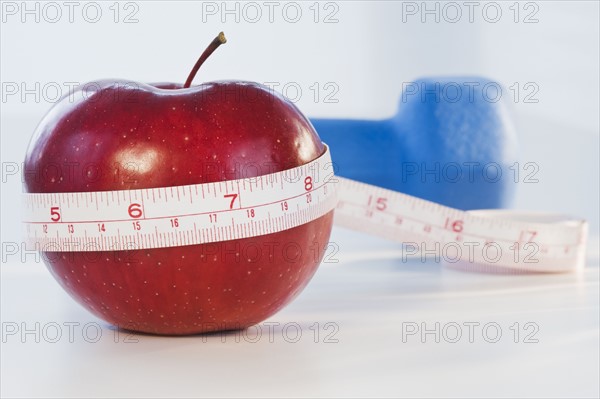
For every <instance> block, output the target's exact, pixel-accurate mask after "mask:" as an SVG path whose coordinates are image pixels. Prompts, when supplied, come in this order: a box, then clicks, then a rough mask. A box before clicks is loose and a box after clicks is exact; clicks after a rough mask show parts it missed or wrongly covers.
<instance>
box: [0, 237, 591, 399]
mask: <svg viewBox="0 0 600 399" xmlns="http://www.w3.org/2000/svg"><path fill="white" fill-rule="evenodd" d="M332 241H333V242H336V243H337V244H338V245H339V248H340V251H339V253H338V254H337V255H335V256H334V257H333V258H335V259H337V260H339V262H338V263H337V264H336V263H326V264H323V265H322V266H321V268H320V269H319V271H318V273H317V275H316V276H315V278H314V279H313V281H312V282H311V284H310V285H309V286H308V288H307V289H306V290H305V291H304V292H303V293H302V294H301V295H300V297H298V298H297V300H296V301H295V302H293V303H292V304H291V305H290V306H288V307H287V308H285V309H284V310H283V311H281V312H280V313H278V314H276V315H275V316H273V317H272V318H271V319H269V322H273V323H280V326H279V327H273V330H272V333H271V332H269V328H268V327H267V326H266V325H263V326H262V327H261V328H262V331H263V334H262V336H261V337H260V338H256V332H255V331H249V332H247V333H246V334H247V335H240V334H237V335H236V334H235V333H230V334H227V335H223V334H215V335H212V336H191V337H180V338H176V337H155V336H148V335H127V334H126V333H123V332H115V331H114V330H112V329H111V328H110V326H108V325H107V324H106V323H104V322H102V321H101V320H98V319H96V318H95V317H94V316H92V315H91V314H89V313H88V312H87V311H85V310H84V309H83V308H81V307H80V306H79V305H77V304H76V303H75V302H74V301H73V300H71V299H70V298H69V297H68V296H67V294H65V293H64V292H63V290H62V289H61V288H60V287H59V286H58V284H57V283H56V282H55V281H54V279H53V278H52V277H51V276H50V274H49V272H48V271H47V270H46V268H45V267H44V265H43V264H36V263H35V262H29V263H27V264H17V263H15V264H5V265H3V266H2V279H1V282H2V285H1V289H2V291H1V292H2V298H1V299H2V321H3V323H4V328H9V327H6V326H7V325H6V323H17V325H19V328H21V327H22V323H25V326H27V328H29V329H33V328H34V326H35V323H36V322H39V323H40V334H39V335H40V338H39V341H40V342H39V343H38V342H36V336H35V334H28V335H25V336H22V334H20V333H17V334H14V335H8V334H4V336H3V342H2V352H1V362H2V363H1V369H2V381H1V383H2V392H1V393H2V396H3V397H35V396H44V397H90V396H93V397H113V396H118V397H126V396H132V397H191V396H209V397H223V396H225V397H232V396H244V397H248V396H250V397H262V396H268V397H277V396H286V397H288V396H294V397H298V396H302V397H304V396H344V397H346V396H373V395H375V396H400V397H447V396H450V397H490V396H492V397H506V396H511V397H525V396H535V397H598V394H599V390H598V375H599V369H598V356H599V355H598V354H599V348H598V342H599V330H598V325H599V320H598V318H599V314H600V313H599V309H598V308H599V290H598V286H599V267H598V238H597V237H592V238H591V240H590V248H589V250H588V253H589V256H588V265H587V267H586V269H585V270H584V271H583V272H582V273H580V274H560V275H528V276H523V275H520V276H519V275H517V276H515V275H510V276H509V275H505V276H502V275H489V274H475V273H465V272H460V271H454V270H451V269H448V268H445V267H443V266H441V265H439V264H436V263H435V262H429V263H421V262H420V261H418V260H417V261H407V262H404V261H403V260H402V256H401V251H400V248H399V246H398V245H397V244H395V243H391V242H387V241H384V240H380V239H378V238H374V237H368V236H365V235H363V234H361V233H355V232H351V231H348V230H344V229H338V228H336V229H334V232H333V235H332ZM69 322H74V323H79V324H77V325H74V326H73V335H72V337H73V338H72V341H73V342H69V340H70V339H69V329H68V328H67V327H66V326H65V324H64V323H69ZM436 322H438V323H440V331H442V329H443V327H444V326H447V327H446V335H445V336H444V335H441V336H440V342H435V336H434V335H433V334H430V335H425V336H424V341H425V342H422V341H423V337H422V336H421V335H420V334H416V335H407V334H405V335H404V338H403V334H402V325H403V324H402V323H417V325H419V326H420V325H421V323H426V326H427V327H428V328H434V326H435V323H436ZM469 322H474V323H480V325H479V327H477V326H475V327H473V328H474V334H473V339H472V341H473V342H469V341H470V339H469V337H468V332H469V331H468V327H467V326H468V324H467V325H465V324H464V323H469ZM49 323H57V324H58V325H61V326H62V327H61V332H62V337H61V338H60V340H59V341H58V342H56V343H51V342H49V340H54V337H55V334H56V331H57V330H56V329H54V330H53V329H52V328H53V327H52V326H53V325H54V324H49ZM86 323H93V324H91V326H92V327H88V330H87V332H88V335H86V337H85V338H84V336H83V326H84V325H86ZM95 323H97V324H95ZM291 323H298V324H299V325H300V326H301V329H302V330H301V331H302V336H301V338H300V339H299V340H298V342H295V343H293V342H287V341H293V340H294V338H295V333H294V330H293V329H290V330H288V334H287V335H284V334H285V333H284V331H283V329H282V327H283V326H290V325H292V324H291ZM314 323H319V330H320V334H319V335H318V336H315V333H314V328H313V329H311V328H310V327H311V326H312V325H314ZM325 323H335V324H334V325H333V324H329V325H327V329H326V328H325ZM448 323H458V325H459V326H461V329H462V333H463V336H462V338H461V339H460V340H459V341H458V342H457V343H451V342H450V341H451V340H452V339H454V336H455V331H456V330H451V326H452V325H453V324H448ZM486 323H497V324H493V326H499V327H500V329H501V331H502V337H501V338H500V339H499V341H498V342H496V343H491V342H487V341H486V339H487V340H490V341H491V340H493V339H494V337H495V330H494V329H488V330H487V331H488V333H487V334H486V335H485V336H484V334H483V331H482V327H483V326H484V325H485V324H486ZM514 323H519V330H520V335H519V336H518V337H517V339H516V340H517V341H518V342H515V335H514V329H515V326H514ZM525 323H535V324H530V325H529V326H530V327H528V329H527V330H526V329H525ZM11 325H12V326H14V324H11ZM97 325H99V326H101V334H102V335H101V337H100V339H99V340H98V341H97V342H88V341H93V340H94V337H95V335H96V334H95V333H96V330H95V329H94V328H93V327H95V326H97ZM406 325H408V324H406ZM511 326H512V329H511ZM535 326H537V328H538V330H537V332H535V334H534V335H533V336H531V337H529V338H530V340H537V341H538V342H537V343H535V342H525V341H527V339H526V336H525V335H526V333H528V332H531V333H533V332H534V331H533V328H534V327H535ZM44 328H45V335H46V339H44V337H45V336H44V332H43V331H44ZM290 328H293V327H290ZM334 328H337V332H335V334H334V335H333V336H330V337H327V334H328V333H333V332H334ZM490 328H491V327H490ZM5 332H6V331H5ZM86 339H87V341H86ZM286 339H287V340H286ZM130 341H131V342H130ZM248 341H257V342H248ZM315 341H317V342H315ZM325 341H337V342H325Z"/></svg>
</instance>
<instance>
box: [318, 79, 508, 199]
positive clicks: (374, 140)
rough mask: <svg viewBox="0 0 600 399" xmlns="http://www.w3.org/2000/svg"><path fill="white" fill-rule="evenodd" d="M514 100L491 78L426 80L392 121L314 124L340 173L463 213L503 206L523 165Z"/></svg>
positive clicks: (413, 87)
mask: <svg viewBox="0 0 600 399" xmlns="http://www.w3.org/2000/svg"><path fill="white" fill-rule="evenodd" d="M507 98H508V96H507V93H506V91H505V89H504V88H503V87H502V86H500V85H499V84H498V83H496V82H494V81H491V80H488V79H482V78H468V77H464V78H443V79H438V78H427V79H419V80H417V81H415V82H412V83H407V84H405V85H404V87H403V92H402V95H401V98H400V105H399V109H398V112H397V114H396V115H395V116H394V117H392V118H391V119H387V120H381V121H361V120H334V119H313V120H312V122H313V125H314V126H315V128H316V129H317V132H318V133H319V135H320V136H321V138H322V139H323V141H325V142H326V143H328V144H329V145H330V147H331V153H332V157H333V162H334V164H335V165H336V167H337V170H336V172H337V173H338V174H339V175H340V176H344V177H348V178H351V179H356V180H359V181H363V182H365V183H369V184H375V185H378V186H382V187H385V188H389V189H392V190H397V191H400V192H403V193H406V194H409V195H414V196H417V197H420V198H424V199H427V200H430V201H435V202H438V203H441V204H443V205H447V206H451V207H455V208H459V209H465V210H466V209H482V208H501V207H505V206H507V205H508V204H509V203H510V200H511V198H512V196H513V192H514V186H515V184H514V181H513V176H512V174H511V173H510V172H511V171H510V170H509V167H510V166H511V165H513V164H514V163H515V162H516V161H517V140H516V134H515V131H514V128H513V124H512V121H511V119H510V117H509V109H508V108H509V104H508V100H507Z"/></svg>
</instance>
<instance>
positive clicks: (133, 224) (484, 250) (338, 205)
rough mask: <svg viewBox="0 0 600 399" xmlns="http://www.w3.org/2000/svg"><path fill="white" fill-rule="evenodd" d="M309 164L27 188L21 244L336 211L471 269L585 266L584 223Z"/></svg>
mask: <svg viewBox="0 0 600 399" xmlns="http://www.w3.org/2000/svg"><path fill="white" fill-rule="evenodd" d="M333 166H334V165H333V164H332V162H331V157H330V153H329V148H328V147H327V146H326V151H325V153H324V154H323V155H322V156H320V157H319V158H317V159H315V160H314V161H312V162H310V163H307V164H305V165H302V166H299V167H296V168H292V169H288V170H285V171H282V172H277V173H271V174H267V175H262V176H258V177H252V178H242V179H238V180H230V181H223V182H215V183H205V184H195V185H187V186H174V187H163V188H150V189H138V190H120V191H103V192H74V193H53V194H50V193H48V194H37V193H26V194H24V204H25V205H24V224H25V228H26V235H27V241H26V242H27V245H28V246H34V247H35V248H37V249H38V250H41V251H46V252H74V251H118V250H132V249H149V248H162V247H174V246H185V245H198V244H206V243H211V242H219V241H227V240H235V239H242V238H248V237H255V236H260V235H265V234H270V233H275V232H278V231H282V230H287V229H290V228H293V227H296V226H300V225H302V224H305V223H308V222H310V221H312V220H315V219H317V218H319V217H321V216H323V215H325V214H326V213H328V212H330V211H331V210H333V209H335V223H336V224H339V225H341V226H344V227H349V228H352V229H355V230H359V231H363V232H366V233H370V234H375V235H379V236H382V237H384V238H387V239H390V240H395V241H399V242H402V243H403V244H404V246H405V251H407V252H408V253H411V254H421V256H422V255H423V254H425V256H427V255H428V254H429V255H430V257H432V258H435V259H438V260H439V259H443V260H444V261H445V262H446V263H450V264H456V265H459V266H461V267H463V268H464V267H466V268H468V269H482V268H483V269H492V270H502V271H514V272H565V271H573V270H576V269H578V268H582V267H583V266H584V262H585V243H586V239H587V223H586V222H585V221H583V220H571V219H568V218H562V217H558V216H554V215H544V214H532V213H518V212H511V211H502V210H490V211H469V212H463V211H460V210H456V209H452V208H448V207H445V206H442V205H439V204H436V203H433V202H429V201H425V200H422V199H419V198H416V197H411V196H408V195H405V194H401V193H398V192H395V191H391V190H386V189H383V188H380V187H376V186H371V185H367V184H364V183H360V182H357V181H352V180H348V179H344V178H340V177H338V176H335V175H334V173H333Z"/></svg>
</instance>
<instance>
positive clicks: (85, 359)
mask: <svg viewBox="0 0 600 399" xmlns="http://www.w3.org/2000/svg"><path fill="white" fill-rule="evenodd" d="M7 3H11V2H3V5H2V9H3V15H2V18H3V20H2V28H1V32H0V33H1V38H0V49H1V56H0V66H1V81H2V85H3V86H2V102H1V106H2V112H1V117H0V129H1V145H0V151H1V155H2V162H3V165H5V166H6V165H8V164H10V165H12V164H20V163H21V162H22V160H23V157H24V153H25V149H26V146H27V143H28V140H29V137H30V135H31V133H32V132H33V130H34V128H35V126H36V124H37V122H38V121H39V120H40V118H41V117H42V116H43V114H44V113H45V112H46V111H47V110H48V109H49V108H50V106H51V102H52V101H49V100H52V98H53V97H54V96H55V95H54V93H55V92H54V91H52V90H51V87H56V86H58V87H62V88H63V90H65V92H66V90H67V88H66V85H67V84H69V83H70V82H82V83H83V82H86V81H91V80H97V79H101V78H110V77H116V78H124V79H130V80H135V81H141V82H156V81H173V82H183V81H184V80H185V78H186V76H187V74H188V71H189V69H190V68H191V66H192V65H193V64H194V62H195V60H196V58H197V56H198V54H199V53H200V52H201V51H202V50H203V49H204V47H205V46H206V45H207V44H208V43H209V42H210V40H212V38H213V37H214V36H215V35H216V34H217V33H218V32H219V31H220V30H223V31H225V33H226V35H227V37H228V40H229V41H228V43H227V44H226V45H225V46H223V47H222V48H220V49H219V50H218V51H217V52H216V53H215V54H214V55H213V56H212V57H211V59H210V60H209V61H208V62H207V63H206V64H205V65H204V66H203V68H202V70H201V71H200V72H199V74H198V76H197V79H196V82H197V83H200V82H201V81H210V80H218V79H244V80H253V81H258V82H278V83H279V85H280V86H279V87H283V86H284V85H285V84H290V83H293V84H297V85H299V87H300V88H301V89H302V96H301V98H300V99H299V101H298V103H297V104H298V106H299V107H300V109H302V110H303V111H304V112H305V113H306V114H307V115H309V116H319V117H353V118H373V119H376V118H386V117H390V116H391V115H393V114H394V113H395V112H396V109H397V106H398V103H399V96H400V93H401V90H402V86H403V84H405V83H407V82H410V81H412V80H414V79H416V78H418V77H422V76H446V75H482V76H486V77H490V78H493V79H495V80H497V81H499V82H501V83H502V84H504V86H505V87H509V86H511V85H513V84H515V83H517V84H518V86H519V87H520V88H521V89H522V88H523V86H524V85H525V84H526V83H529V82H533V83H535V84H536V85H537V87H539V92H537V93H536V94H535V96H534V98H535V99H537V100H538V102H537V103H525V102H524V101H523V98H520V99H519V101H514V97H512V96H513V92H510V91H507V92H505V93H504V95H507V96H511V98H513V105H514V106H513V115H514V118H515V121H516V125H517V129H518V134H519V139H520V144H521V158H520V159H521V161H522V162H537V163H538V165H539V167H540V169H539V173H538V175H537V178H538V179H539V183H537V184H520V185H519V190H518V192H517V198H516V201H515V204H514V205H515V207H517V208H522V209H534V210H548V211H554V212H561V213H568V214H572V215H576V216H579V217H584V218H586V219H588V220H589V222H590V227H591V233H592V235H591V240H590V241H591V242H590V252H589V257H588V259H589V261H588V267H587V269H586V271H585V272H584V273H582V274H581V275H567V276H528V277H524V276H520V277H519V276H513V277H508V276H507V277H499V276H487V275H469V274H465V273H458V272H453V271H450V270H446V269H440V267H439V265H436V264H434V265H431V264H421V263H419V262H417V263H404V262H401V261H399V257H400V252H399V250H398V248H397V246H396V245H394V244H389V243H386V242H383V241H380V240H376V239H369V238H366V237H362V236H360V235H357V234H356V233H349V232H345V231H342V230H335V231H334V235H333V236H332V241H335V242H338V243H339V245H340V254H339V260H340V263H337V264H324V265H323V266H322V270H321V271H320V272H319V273H318V274H317V276H316V277H315V279H314V281H313V282H312V283H311V285H310V286H309V288H308V289H307V291H306V292H305V293H304V294H303V295H301V296H300V298H298V300H297V301H296V302H294V304H292V305H291V306H290V307H288V308H286V309H285V310H284V311H283V312H281V313H280V314H278V315H276V316H275V317H274V318H272V320H274V321H277V322H280V323H282V324H283V323H286V322H298V323H301V325H302V326H303V329H304V332H305V334H309V333H312V332H311V331H310V330H309V329H308V326H310V325H312V324H313V323H314V322H320V323H321V324H322V323H325V322H328V321H330V322H335V323H337V325H338V326H339V333H338V338H339V340H340V342H338V343H337V344H322V343H320V344H314V343H313V342H312V341H310V340H307V341H301V342H300V343H298V344H288V343H287V342H285V341H283V340H281V339H276V340H275V342H274V343H270V342H268V340H267V339H266V338H263V339H262V340H261V341H260V342H259V343H257V344H249V343H244V342H245V341H243V342H241V343H239V344H235V343H234V344H232V343H231V342H230V341H227V342H226V343H223V342H221V338H220V337H210V338H209V339H208V342H206V343H204V342H203V341H202V339H201V338H198V337H193V338H183V339H170V338H168V339H167V338H156V337H147V336H140V337H138V338H139V342H138V343H136V344H122V343H119V344H114V342H113V340H112V338H113V337H112V335H109V334H112V331H111V330H108V329H105V330H104V336H103V338H102V340H101V341H100V342H99V343H97V344H88V343H87V342H85V341H84V340H82V339H81V336H79V338H76V340H75V342H74V343H73V344H71V343H68V342H64V340H63V341H62V342H60V343H58V344H48V343H47V342H46V343H45V342H44V340H43V339H42V342H41V343H39V344H37V343H35V342H32V341H33V340H32V338H31V337H29V338H28V337H25V338H26V339H24V340H23V339H21V337H20V336H17V337H16V338H15V337H10V338H9V339H7V342H3V343H2V358H1V361H2V364H1V368H2V395H3V396H19V395H24V396H28V395H41V396H45V395H55V396H69V395H73V396H77V395H138V396H144V395H146V396H147V395H155V396H176V395H179V396H201V395H213V396H215V395H217V396H220V395H222V396H232V395H233V396H257V395H293V396H306V395H333V396H335V395H354V396H363V395H368V394H381V395H386V396H479V395H482V396H563V397H569V396H571V397H573V396H582V397H583V396H585V397H588V396H589V397H593V396H596V397H597V396H598V372H599V370H598V249H597V248H598V238H597V235H598V225H599V223H598V215H599V213H598V202H599V192H598V180H599V172H598V169H599V165H598V162H599V161H598V159H599V155H598V151H599V150H598V147H599V141H598V139H599V108H600V104H599V95H598V93H599V86H600V82H599V70H600V66H599V47H600V43H599V36H600V32H599V22H598V18H599V5H598V2H596V1H582V2H576V1H574V2H567V1H541V2H540V1H538V2H529V3H527V2H521V3H519V4H517V7H516V8H518V9H519V10H520V13H519V22H515V21H514V18H515V12H514V9H515V6H514V4H513V3H514V2H512V1H510V2H498V4H499V7H500V9H501V10H502V16H501V17H500V20H499V21H498V22H496V23H491V22H489V20H491V19H493V18H494V17H495V13H494V11H493V10H492V9H489V8H488V11H489V13H488V14H485V13H484V12H483V8H484V6H485V4H486V3H479V5H478V7H477V8H475V12H474V14H473V19H474V21H473V22H470V21H469V14H468V8H467V7H465V6H464V5H463V3H462V2H458V3H456V4H458V5H459V7H460V10H461V12H462V17H461V19H460V20H459V21H458V22H456V23H451V22H449V21H448V19H450V18H454V11H452V10H450V9H448V8H446V11H447V12H448V13H450V14H444V5H445V3H436V2H429V3H427V7H428V8H429V9H434V8H435V7H436V4H437V7H438V10H439V11H440V15H439V22H436V21H435V15H432V14H430V15H422V14H421V13H420V12H419V13H417V14H416V15H407V14H406V13H404V14H403V10H404V11H406V10H407V7H410V6H412V5H416V6H417V7H422V4H421V2H416V3H411V4H409V3H408V2H404V3H403V2H396V1H382V2H362V1H351V2H335V3H333V6H332V5H326V4H325V3H321V4H318V5H317V7H316V8H318V9H319V10H320V12H319V16H318V22H317V23H315V12H314V10H315V6H314V3H313V2H302V3H298V4H299V8H300V9H301V10H302V16H301V17H300V20H299V21H298V22H297V23H291V22H289V20H290V19H292V18H293V17H294V13H293V11H292V10H290V11H289V12H290V14H289V15H286V16H284V14H283V13H282V12H283V11H282V10H283V7H284V5H285V4H286V3H278V4H279V5H278V7H277V8H275V12H274V14H273V19H274V21H273V22H272V23H271V22H269V15H268V9H267V8H266V7H265V6H264V5H263V2H258V3H257V4H259V5H262V6H261V11H262V18H261V19H260V20H259V21H258V22H256V23H252V22H250V21H248V18H254V17H255V14H254V10H251V9H249V8H246V10H247V12H248V13H249V14H244V12H243V10H244V4H243V3H239V4H238V5H237V7H238V9H239V10H240V15H239V22H236V21H235V15H231V14H228V15H221V14H220V11H222V10H223V5H222V2H216V3H212V4H214V5H215V6H216V7H217V8H218V10H219V13H217V14H216V15H207V14H206V13H203V7H204V10H206V7H207V5H206V4H207V3H206V2H205V3H204V6H203V5H202V3H199V2H198V3H196V2H187V1H186V2H164V1H151V2H150V1H149V2H135V3H134V5H135V6H129V7H127V8H125V5H124V4H123V3H121V4H120V5H118V7H117V8H118V9H119V10H120V13H119V17H118V22H117V23H115V21H114V18H115V14H114V11H113V10H114V6H113V4H114V2H112V1H110V2H101V3H99V4H100V8H101V10H102V17H101V18H100V20H99V22H97V23H90V22H88V21H86V19H85V17H84V15H83V14H82V9H83V6H84V5H85V4H86V3H79V6H78V7H77V8H75V12H74V14H73V18H74V21H73V23H71V22H69V20H68V9H67V8H66V7H65V6H64V5H63V3H62V2H58V3H57V4H58V5H59V8H60V10H61V12H62V14H63V15H62V18H61V19H60V20H59V21H58V22H57V23H50V22H49V19H52V18H54V17H55V10H53V9H50V8H46V11H47V13H48V14H47V15H44V12H43V10H44V3H37V4H38V5H37V7H38V9H39V10H40V12H39V14H40V15H39V22H36V21H35V15H25V16H23V15H21V13H20V11H21V8H22V7H23V5H22V3H21V2H16V3H12V4H13V5H16V6H17V7H19V13H18V14H16V15H8V14H6V13H4V10H6V8H5V7H7V5H6V4H7ZM27 4H28V5H27V6H28V7H29V8H30V9H34V7H36V5H35V4H36V3H35V2H30V3H27ZM111 6H113V9H110V8H109V7H111ZM9 7H10V6H9ZM211 7H212V5H211ZM227 7H228V8H229V9H234V7H236V5H235V3H230V4H228V5H227ZM311 7H312V8H311ZM510 7H513V8H512V9H511V8H510ZM136 10H137V11H136ZM131 11H136V13H135V15H134V18H135V19H137V20H138V22H137V23H124V22H123V19H124V17H125V15H126V14H128V13H129V12H131ZM332 11H335V14H334V15H333V16H332V17H333V18H334V19H337V22H335V23H324V21H323V20H324V18H325V16H326V15H328V14H329V13H330V12H332ZM533 11H535V15H533V16H532V18H534V19H537V20H538V21H537V22H535V23H524V22H523V19H524V18H525V16H527V15H529V14H530V13H531V12H533ZM86 16H87V17H88V19H89V18H90V17H92V18H93V17H94V12H93V11H92V10H90V11H89V14H87V15H86ZM23 17H25V21H22V18H23ZM244 17H246V18H244ZM286 17H287V18H288V20H286ZM422 17H423V18H425V22H423V21H422V19H421V18H422ZM486 18H487V19H486ZM315 82H318V83H319V84H320V85H321V86H322V85H324V84H325V83H327V82H334V83H335V84H336V85H337V87H339V92H338V93H337V94H335V96H334V98H336V99H337V100H339V101H338V102H337V103H326V102H324V101H323V95H324V94H327V92H325V91H321V92H320V93H319V94H320V95H321V96H320V98H319V100H318V101H315V98H314V92H313V91H311V89H310V87H311V86H312V85H313V84H314V83H315ZM36 83H38V84H39V87H40V88H44V87H48V88H49V89H48V91H46V92H44V91H43V90H40V91H39V92H38V93H37V94H38V95H39V98H38V99H36V98H35V96H34V95H32V94H29V95H27V96H25V98H22V97H21V94H22V93H20V92H19V93H18V94H16V95H7V93H6V92H5V88H7V87H8V86H7V85H14V84H16V85H17V86H18V87H19V88H21V87H22V86H21V85H25V87H27V88H29V89H31V88H34V87H35V85H36ZM288 94H290V95H293V92H289V93H288ZM522 94H524V93H522ZM2 179H3V180H2V185H1V187H2V197H1V199H2V204H1V212H2V213H1V216H2V226H1V227H2V229H1V232H2V242H3V243H4V242H18V241H19V240H20V230H19V229H20V227H19V215H18V212H17V209H18V208H19V192H20V191H21V182H20V179H19V178H18V176H6V175H5V174H3V176H2ZM1 272H2V275H1V276H2V292H1V294H2V297H1V299H2V308H1V309H2V322H3V325H4V323H7V322H16V323H21V322H26V323H30V324H31V323H35V322H40V323H42V324H43V323H48V322H53V321H55V322H58V323H63V322H65V321H76V322H79V323H81V325H83V324H85V323H86V322H89V321H95V322H99V323H100V325H102V326H103V328H106V326H105V325H104V324H102V322H100V321H98V320H96V319H94V318H93V317H92V316H90V315H89V314H88V313H87V312H85V311H84V310H82V309H81V308H79V307H78V306H77V305H76V304H74V303H73V302H72V301H71V300H70V299H68V298H67V297H66V295H65V294H63V293H62V291H61V290H60V288H59V287H58V285H57V284H56V283H54V281H53V280H52V278H51V277H50V275H49V273H48V272H47V271H46V270H45V269H44V267H43V265H42V264H40V263H37V262H33V261H28V262H26V263H22V262H20V259H19V258H18V256H17V257H12V258H9V259H5V257H4V254H3V265H2V270H1ZM407 321H414V322H418V323H421V322H430V323H435V322H436V321H437V322H440V323H447V322H452V321H455V322H459V323H462V322H465V321H475V322H480V323H482V324H484V323H486V322H490V321H495V322H497V323H499V324H500V325H501V326H502V328H503V331H504V333H505V334H508V333H509V332H510V333H511V334H512V332H511V331H510V330H509V327H510V326H511V325H513V323H514V322H520V323H524V322H527V321H531V322H535V323H537V325H539V328H540V331H539V333H538V334H537V336H538V338H539V339H540V342H539V343H537V344H523V343H519V344H515V343H511V342H510V340H508V339H507V340H504V341H501V342H500V343H499V344H489V343H487V342H485V341H484V340H482V339H479V340H476V342H475V343H473V344H470V343H464V342H461V343H460V344H456V345H454V344H449V343H444V342H442V343H439V344H437V343H435V342H431V341H428V342H426V343H422V342H421V341H420V339H415V340H408V342H402V339H401V337H400V332H401V323H402V322H407ZM505 336H508V335H505ZM22 341H25V342H22ZM127 345H130V346H127ZM111 387H112V388H111Z"/></svg>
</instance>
